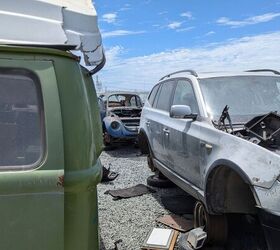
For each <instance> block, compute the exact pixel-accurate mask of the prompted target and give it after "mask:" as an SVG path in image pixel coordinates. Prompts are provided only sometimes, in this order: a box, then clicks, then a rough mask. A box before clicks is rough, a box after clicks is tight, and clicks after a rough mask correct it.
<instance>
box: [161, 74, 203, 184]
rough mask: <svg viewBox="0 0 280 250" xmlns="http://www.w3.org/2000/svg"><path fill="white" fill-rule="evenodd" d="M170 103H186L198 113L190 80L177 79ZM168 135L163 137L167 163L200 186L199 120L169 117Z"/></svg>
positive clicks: (179, 173)
mask: <svg viewBox="0 0 280 250" xmlns="http://www.w3.org/2000/svg"><path fill="white" fill-rule="evenodd" d="M172 105H188V106H190V108H191V110H192V113H193V114H198V113H199V110H198V105H197V100H196V97H195V94H194V91H193V87H192V84H191V82H190V81H188V80H186V79H178V82H177V86H176V89H175V93H174V98H173V101H172ZM168 123H169V125H168V127H167V126H166V129H167V130H169V136H168V137H165V148H166V152H167V159H168V161H169V163H168V165H169V166H172V168H173V169H174V171H175V172H176V173H177V174H178V175H180V176H181V177H183V178H184V179H185V180H187V181H188V182H190V183H191V184H193V185H195V186H200V182H201V178H200V166H199V152H200V139H199V124H198V123H199V122H198V121H193V120H192V119H175V118H169V122H168Z"/></svg>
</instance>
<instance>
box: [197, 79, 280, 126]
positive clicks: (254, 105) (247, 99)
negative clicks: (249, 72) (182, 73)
mask: <svg viewBox="0 0 280 250" xmlns="http://www.w3.org/2000/svg"><path fill="white" fill-rule="evenodd" d="M200 86H201V91H202V94H203V97H204V100H205V103H206V107H207V111H208V113H209V114H210V115H211V116H212V119H213V120H214V121H218V119H219V117H220V116H221V113H222V111H223V109H224V107H225V106H226V105H228V106H229V114H230V116H231V119H232V122H233V123H234V124H237V123H245V122H248V121H249V120H250V119H252V118H253V117H255V116H257V115H262V114H266V113H269V112H274V111H277V112H278V113H279V111H280V77H271V76H234V77H215V78H206V79H200Z"/></svg>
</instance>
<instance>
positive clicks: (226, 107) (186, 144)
mask: <svg viewBox="0 0 280 250" xmlns="http://www.w3.org/2000/svg"><path fill="white" fill-rule="evenodd" d="M257 71H259V72H237V73H234V72H233V73H226V72H220V73H217V72H213V73H201V74H198V73H197V72H195V71H193V70H182V71H177V72H174V73H171V74H168V75H166V76H165V77H163V78H161V79H160V81H159V82H158V83H157V84H156V85H155V87H154V88H153V90H152V91H151V93H150V95H149V97H148V100H147V102H146V103H145V106H144V108H143V111H142V116H141V126H140V132H139V134H140V136H139V141H140V142H141V143H139V145H140V148H141V151H142V153H144V154H147V155H148V162H149V166H150V168H151V169H153V170H155V171H157V172H160V173H161V174H163V175H164V176H166V177H167V178H168V179H170V180H171V181H172V182H174V183H175V184H176V185H177V186H179V187H180V188H181V189H182V190H184V191H186V192H187V193H189V194H190V195H192V196H193V197H194V198H195V199H196V200H197V203H196V206H195V209H194V226H195V227H203V228H205V231H206V232H207V242H210V243H211V244H217V245H224V244H225V243H226V242H227V240H228V237H230V235H229V234H228V232H230V228H231V225H230V223H231V218H232V217H231V216H232V215H234V216H237V217H238V218H239V219H240V218H246V219H247V218H250V223H251V225H252V223H253V224H254V230H251V231H250V234H252V235H253V237H254V239H258V242H256V241H255V242H256V244H257V243H259V242H261V244H262V245H266V246H267V247H261V248H256V249H264V250H265V249H269V250H278V249H279V244H278V242H279V240H278V239H279V238H280V116H279V114H280V73H278V72H275V71H272V70H257ZM267 71H272V72H267ZM243 222H244V225H239V226H240V232H243V230H244V232H245V230H246V223H245V221H243ZM246 222H248V221H246ZM241 235H242V237H243V236H244V242H245V241H246V240H247V239H246V233H244V234H243V233H241ZM240 237H241V236H240ZM239 241H240V242H239V243H240V244H242V243H243V239H242V240H241V239H239ZM236 249H248V248H246V247H245V248H242V247H241V246H240V247H239V248H238V247H237V248H236Z"/></svg>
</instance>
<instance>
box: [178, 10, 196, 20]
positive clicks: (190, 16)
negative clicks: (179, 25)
mask: <svg viewBox="0 0 280 250" xmlns="http://www.w3.org/2000/svg"><path fill="white" fill-rule="evenodd" d="M180 16H181V17H187V18H188V19H192V18H193V15H192V13H191V12H190V11H187V12H184V13H181V15H180Z"/></svg>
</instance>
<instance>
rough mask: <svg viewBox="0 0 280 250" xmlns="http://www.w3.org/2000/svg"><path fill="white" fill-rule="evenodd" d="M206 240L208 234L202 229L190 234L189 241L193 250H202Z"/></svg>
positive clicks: (194, 230) (199, 228)
mask: <svg viewBox="0 0 280 250" xmlns="http://www.w3.org/2000/svg"><path fill="white" fill-rule="evenodd" d="M206 238H207V233H206V232H205V231H204V230H203V229H202V228H201V227H198V228H195V229H193V230H191V231H190V232H189V234H188V237H187V241H188V242H189V243H190V244H191V246H192V247H193V249H200V248H202V247H203V245H204V242H205V240H206Z"/></svg>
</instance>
